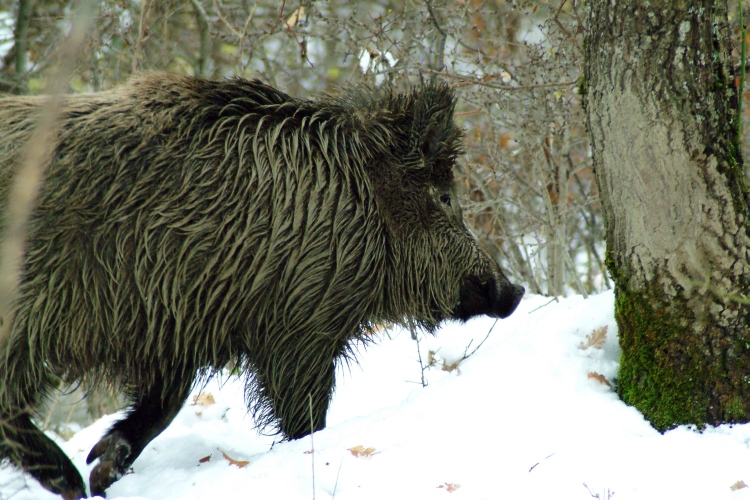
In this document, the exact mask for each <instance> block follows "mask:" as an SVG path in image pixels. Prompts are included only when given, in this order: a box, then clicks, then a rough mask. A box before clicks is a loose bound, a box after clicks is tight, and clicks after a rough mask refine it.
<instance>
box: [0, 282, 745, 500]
mask: <svg viewBox="0 0 750 500" xmlns="http://www.w3.org/2000/svg"><path fill="white" fill-rule="evenodd" d="M493 323H494V321H492V320H489V319H487V318H482V319H478V320H474V321H471V322H469V323H467V324H465V325H458V324H448V325H446V326H445V327H444V328H443V329H442V330H441V331H440V332H439V333H438V335H437V336H436V337H434V338H433V337H430V338H426V339H423V340H422V341H421V342H420V349H421V357H422V360H423V363H427V361H428V359H430V354H429V353H430V351H433V352H436V353H437V354H434V355H433V356H432V358H434V360H435V364H434V366H433V367H431V368H429V369H427V370H425V372H424V376H425V380H426V382H427V386H426V387H422V384H421V382H420V381H421V375H422V369H421V368H420V364H419V361H418V359H419V357H418V355H417V346H416V344H415V343H414V341H412V340H411V339H410V338H409V333H408V332H405V331H401V330H392V331H390V332H387V334H386V335H384V337H383V339H382V340H381V341H380V342H379V343H378V344H377V345H374V346H372V347H370V348H368V349H367V350H366V351H365V352H362V353H361V355H360V357H359V359H360V365H359V366H353V367H351V369H350V370H349V369H346V368H344V369H342V371H341V373H340V374H339V378H338V386H337V391H336V395H335V398H334V401H333V403H332V406H331V409H330V412H329V415H328V427H327V429H325V430H324V431H321V432H318V433H316V434H315V435H314V441H313V440H312V439H310V438H309V437H308V438H305V439H302V440H299V441H293V442H281V443H276V444H274V440H273V439H272V438H269V437H262V436H258V435H257V433H256V431H255V430H254V429H253V422H252V420H251V419H250V417H249V416H247V415H246V410H245V406H244V402H243V400H242V385H241V383H240V382H239V381H237V380H235V379H231V378H225V379H224V380H215V381H213V382H212V383H210V384H209V386H208V387H207V388H206V389H205V392H208V393H210V394H211V395H212V396H213V398H214V400H215V403H214V404H207V405H201V404H197V405H191V404H190V403H188V404H186V406H185V408H184V409H183V410H182V412H181V413H180V414H179V416H178V417H177V418H176V420H175V421H174V423H173V424H172V425H171V426H170V427H169V428H168V429H167V430H166V431H165V432H164V433H163V434H161V435H160V436H159V437H158V438H156V439H155V440H154V441H153V442H152V443H151V445H149V446H148V447H147V448H146V450H145V451H144V452H143V454H142V455H141V456H140V458H139V459H138V460H137V461H136V462H135V464H134V466H133V472H132V473H131V474H128V475H126V476H125V477H124V478H122V479H121V480H120V481H118V482H117V483H115V484H114V485H113V486H112V487H111V488H110V489H109V490H108V492H107V493H108V497H109V498H111V499H115V498H119V499H150V500H170V499H175V500H176V499H180V500H184V499H201V500H204V499H234V498H238V499H239V498H243V499H244V498H253V499H274V500H276V499H278V500H286V499H290V500H291V499H305V500H309V499H313V498H314V499H317V500H324V499H332V498H335V499H336V500H347V499H358V500H359V499H377V500H383V499H389V500H390V499H394V500H397V499H418V500H421V499H444V500H452V499H477V500H478V499H508V500H518V499H520V500H523V499H544V500H567V499H571V500H572V499H580V500H586V499H590V498H599V499H601V500H605V499H611V498H614V499H616V500H628V499H639V500H642V499H655V500H668V499H680V500H686V499H696V500H697V499H701V500H721V499H750V488H742V487H741V486H742V485H743V484H744V483H747V484H750V425H737V426H733V427H730V426H721V427H718V428H710V429H707V430H705V431H704V432H702V433H701V432H697V431H695V430H692V429H689V428H684V427H683V428H678V429H675V430H673V431H670V432H667V433H666V434H664V435H661V434H659V433H658V432H656V431H655V430H654V429H653V428H652V427H651V426H650V425H649V424H648V423H647V422H646V421H644V419H643V417H642V416H641V415H640V413H638V411H636V410H635V409H634V408H631V407H628V406H626V405H624V404H623V403H622V402H620V400H619V399H618V398H617V396H616V394H615V393H614V392H613V391H612V389H611V388H610V387H609V385H608V384H609V383H614V377H615V376H616V374H617V363H618V357H619V348H618V346H617V339H616V332H617V327H616V324H615V321H614V318H613V294H612V292H607V293H604V294H601V295H597V296H593V297H590V298H589V299H583V298H582V297H571V298H567V299H560V301H559V302H554V301H552V302H550V299H549V298H545V297H538V296H528V297H526V298H525V299H524V300H523V302H522V303H521V305H520V306H519V308H518V310H517V312H516V313H515V314H514V315H513V316H511V317H510V318H508V319H506V320H501V321H498V322H497V324H496V325H495V327H494V329H493V330H492V332H491V333H490V335H489V337H488V338H487V340H486V342H484V344H482V345H481V347H480V348H479V349H478V350H477V351H476V352H475V353H474V354H473V355H471V356H470V357H468V358H467V359H465V360H463V361H461V362H460V363H459V364H458V366H457V368H455V369H453V370H452V371H444V370H442V369H441V367H442V366H447V367H452V366H451V365H452V364H454V363H455V361H456V360H457V359H460V358H461V357H462V356H463V355H464V353H465V352H469V353H470V352H471V351H472V350H473V349H474V348H475V347H476V346H477V345H478V344H479V343H480V342H481V341H482V339H484V338H485V337H486V336H487V332H488V331H489V330H490V328H491V327H492V326H493ZM602 327H606V330H607V331H606V337H605V338H604V339H602V336H601V333H602V331H603V330H602ZM595 331H596V332H597V333H594V332H595ZM592 343H593V345H591V346H589V344H592ZM467 346H468V350H467ZM202 399H209V398H205V397H204V398H202ZM115 418H117V416H116V415H115V416H112V417H110V418H104V419H101V420H100V421H98V422H96V423H95V424H94V425H92V426H91V427H88V428H86V429H83V430H82V431H80V432H79V433H77V434H76V435H75V436H74V437H73V438H72V439H71V440H70V441H68V442H64V443H62V446H63V448H64V449H65V451H66V452H67V453H68V454H69V455H70V456H71V457H72V458H73V460H74V462H75V464H76V465H77V466H78V467H79V469H80V470H81V472H82V473H83V475H84V477H85V478H87V477H88V471H89V467H88V466H86V465H85V457H86V455H87V454H88V451H89V449H90V447H91V446H92V445H93V444H94V443H95V442H96V441H97V440H98V439H99V437H100V436H101V434H102V433H103V432H104V431H105V430H106V428H107V427H108V426H109V425H110V424H111V422H112V421H113V420H114V419H115ZM313 449H314V453H311V450H313ZM350 450H354V451H350ZM741 482H742V483H741ZM10 498H13V499H14V500H29V499H34V500H44V499H56V498H58V497H56V496H55V495H51V494H49V493H47V492H46V491H45V490H43V489H42V488H41V487H40V486H39V485H38V484H36V483H35V482H34V481H33V480H31V479H28V478H26V477H24V476H22V475H20V474H18V473H17V472H14V471H11V470H8V469H5V470H2V471H0V499H2V500H7V499H10Z"/></svg>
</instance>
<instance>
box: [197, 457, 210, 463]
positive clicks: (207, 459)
mask: <svg viewBox="0 0 750 500" xmlns="http://www.w3.org/2000/svg"><path fill="white" fill-rule="evenodd" d="M209 460H211V455H207V456H205V457H203V458H200V459H198V463H199V464H205V463H206V462H208V461H209Z"/></svg>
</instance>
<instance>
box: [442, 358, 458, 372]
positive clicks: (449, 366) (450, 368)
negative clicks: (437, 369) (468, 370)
mask: <svg viewBox="0 0 750 500" xmlns="http://www.w3.org/2000/svg"><path fill="white" fill-rule="evenodd" d="M461 361H463V360H462V359H459V360H458V361H455V362H453V363H451V364H448V363H446V362H445V361H443V367H442V368H441V370H443V371H444V372H448V373H452V372H453V371H454V370H455V372H456V374H458V375H461V370H459V369H458V365H459V364H461Z"/></svg>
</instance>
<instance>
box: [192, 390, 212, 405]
mask: <svg viewBox="0 0 750 500" xmlns="http://www.w3.org/2000/svg"><path fill="white" fill-rule="evenodd" d="M212 404H216V400H215V399H214V395H213V394H211V393H210V392H201V393H200V394H198V395H197V396H193V406H196V405H200V406H211V405H212Z"/></svg>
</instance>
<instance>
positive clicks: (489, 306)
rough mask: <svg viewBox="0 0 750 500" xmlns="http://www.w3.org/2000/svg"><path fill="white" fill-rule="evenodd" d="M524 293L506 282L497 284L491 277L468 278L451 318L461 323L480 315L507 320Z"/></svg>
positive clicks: (521, 288) (521, 289)
mask: <svg viewBox="0 0 750 500" xmlns="http://www.w3.org/2000/svg"><path fill="white" fill-rule="evenodd" d="M525 291H526V290H524V288H523V287H522V286H518V285H511V284H510V283H509V282H508V281H503V282H498V281H497V280H496V279H495V277H493V276H482V277H479V276H469V277H467V278H466V279H465V280H464V285H463V289H462V290H461V297H460V300H459V303H458V307H457V308H456V310H455V312H454V314H453V317H454V318H456V319H460V320H463V321H466V320H467V319H469V318H472V317H474V316H479V315H481V314H486V315H487V316H492V317H493V318H507V317H508V316H510V315H511V314H512V313H513V311H515V310H516V307H518V304H519V303H520V302H521V298H522V297H523V294H524V292H525Z"/></svg>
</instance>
